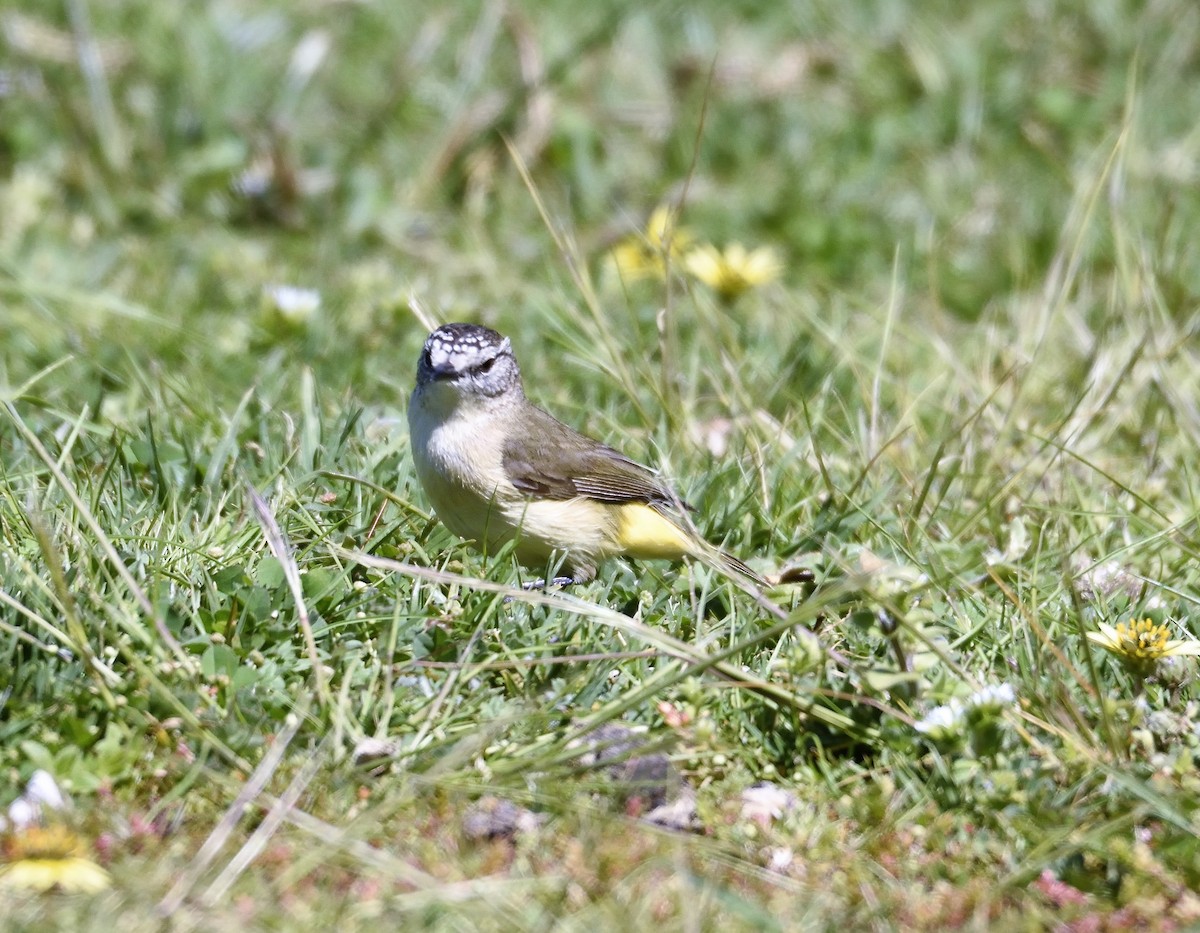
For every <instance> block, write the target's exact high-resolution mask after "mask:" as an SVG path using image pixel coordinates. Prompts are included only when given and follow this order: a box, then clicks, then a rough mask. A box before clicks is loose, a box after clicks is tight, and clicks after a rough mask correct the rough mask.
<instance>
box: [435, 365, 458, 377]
mask: <svg viewBox="0 0 1200 933" xmlns="http://www.w3.org/2000/svg"><path fill="white" fill-rule="evenodd" d="M430 369H431V370H432V372H433V378H434V379H450V378H452V377H454V376H456V375H458V371H457V370H456V369H455V368H454V367H453V366H451V365H450V364H449V363H441V364H439V365H437V366H431V367H430Z"/></svg>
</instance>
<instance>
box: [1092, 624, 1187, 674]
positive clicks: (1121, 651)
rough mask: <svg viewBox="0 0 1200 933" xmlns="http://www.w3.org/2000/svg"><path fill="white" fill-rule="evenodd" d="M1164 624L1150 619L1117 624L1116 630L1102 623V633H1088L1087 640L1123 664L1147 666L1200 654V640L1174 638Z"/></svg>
mask: <svg viewBox="0 0 1200 933" xmlns="http://www.w3.org/2000/svg"><path fill="white" fill-rule="evenodd" d="M1170 636H1171V630H1170V629H1169V628H1167V626H1165V625H1155V624H1154V622H1153V620H1151V619H1135V620H1132V621H1129V622H1118V623H1117V625H1116V627H1113V626H1111V625H1107V624H1105V623H1104V622H1101V623H1100V631H1098V632H1088V636H1087V637H1088V641H1091V642H1093V643H1094V644H1097V645H1099V646H1100V647H1101V648H1103V649H1104V650H1105V651H1109V652H1111V653H1113V654H1115V655H1116V656H1117V657H1118V658H1120V659H1121V660H1122V661H1125V662H1127V663H1129V664H1132V665H1135V666H1146V665H1150V664H1154V663H1155V662H1157V661H1161V660H1163V659H1164V658H1173V657H1178V656H1181V655H1200V640H1197V639H1195V638H1186V639H1181V638H1177V639H1173V638H1171V637H1170Z"/></svg>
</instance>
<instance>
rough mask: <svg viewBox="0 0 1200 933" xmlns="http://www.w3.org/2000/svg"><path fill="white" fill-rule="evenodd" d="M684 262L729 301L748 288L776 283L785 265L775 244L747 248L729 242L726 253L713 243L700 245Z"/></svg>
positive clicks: (693, 272) (701, 279) (691, 270)
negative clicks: (773, 247)
mask: <svg viewBox="0 0 1200 933" xmlns="http://www.w3.org/2000/svg"><path fill="white" fill-rule="evenodd" d="M684 265H685V267H686V268H687V271H688V272H690V273H691V274H692V275H693V276H695V277H696V278H697V279H699V280H700V281H701V282H703V283H704V284H705V285H707V286H708V287H709V288H711V289H712V290H713V291H715V292H716V293H717V294H718V295H720V296H721V297H722V298H723V299H724V300H726V301H733V299H735V298H737V297H738V296H739V295H740V294H742V292H744V291H747V290H748V289H751V288H757V287H758V286H759V285H765V284H766V283H768V282H773V281H774V280H775V279H777V278H779V274H780V273H781V272H782V271H783V264H782V263H781V262H780V260H779V256H778V255H777V254H776V252H775V250H773V249H771V247H769V246H760V247H758V248H757V249H752V250H747V249H746V247H744V246H743V245H742V244H741V243H731V244H729V246H728V247H726V249H725V251H724V252H722V251H721V250H719V249H717V248H716V247H715V246H713V245H712V244H711V243H705V244H704V245H703V246H697V247H696V248H695V249H694V250H692V251H691V252H690V253H688V255H687V258H686V259H685V260H684Z"/></svg>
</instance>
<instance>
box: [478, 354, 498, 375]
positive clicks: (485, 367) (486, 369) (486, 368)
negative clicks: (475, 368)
mask: <svg viewBox="0 0 1200 933" xmlns="http://www.w3.org/2000/svg"><path fill="white" fill-rule="evenodd" d="M495 365H496V358H495V357H494V356H493V357H492V358H491V359H490V360H488V361H487V362H486V363H480V364H479V371H480V372H481V373H483V374H484V375H487V374H488V373H490V372H491V371H492V367H493V366H495Z"/></svg>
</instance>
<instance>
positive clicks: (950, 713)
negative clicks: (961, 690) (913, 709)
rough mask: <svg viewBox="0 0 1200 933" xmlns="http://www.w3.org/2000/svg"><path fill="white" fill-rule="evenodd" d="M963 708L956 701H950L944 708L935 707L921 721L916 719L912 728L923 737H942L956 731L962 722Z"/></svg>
mask: <svg viewBox="0 0 1200 933" xmlns="http://www.w3.org/2000/svg"><path fill="white" fill-rule="evenodd" d="M962 716H963V706H962V703H961V702H960V701H958V700H951V701H950V702H949V703H947V704H945V705H944V706H935V707H934V708H933V709H931V710H930V711H929V712H928V713H926V714H925V715H924V716H923V717H922V718H921V719H918V720H917V721H916V722H915V723H914V724H913V728H914V729H916V730H917V731H918V732H921V733H924V734H925V735H932V736H943V735H949V734H950V733H952V732H954V731H956V730H957V729H958V726H959V723H960V722H962Z"/></svg>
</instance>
